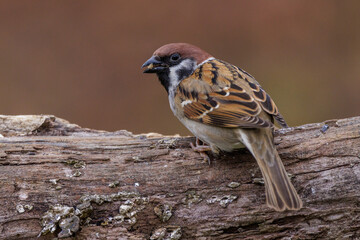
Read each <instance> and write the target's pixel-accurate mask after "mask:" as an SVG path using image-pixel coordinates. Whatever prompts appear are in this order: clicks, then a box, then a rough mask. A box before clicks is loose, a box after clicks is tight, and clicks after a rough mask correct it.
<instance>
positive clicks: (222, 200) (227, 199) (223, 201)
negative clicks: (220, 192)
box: [206, 195, 238, 208]
mask: <svg viewBox="0 0 360 240" xmlns="http://www.w3.org/2000/svg"><path fill="white" fill-rule="evenodd" d="M237 198H238V197H237V196H235V195H224V196H221V197H219V196H212V197H211V198H210V199H208V200H206V202H207V203H208V204H213V203H216V202H218V203H219V205H220V206H221V207H223V208H226V207H227V206H228V205H229V204H230V203H232V202H233V201H234V200H236V199H237Z"/></svg>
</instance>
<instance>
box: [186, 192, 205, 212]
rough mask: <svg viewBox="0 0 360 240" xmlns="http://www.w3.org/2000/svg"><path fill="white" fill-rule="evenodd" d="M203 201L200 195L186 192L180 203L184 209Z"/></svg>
mask: <svg viewBox="0 0 360 240" xmlns="http://www.w3.org/2000/svg"><path fill="white" fill-rule="evenodd" d="M202 200H203V199H202V197H201V195H200V194H198V193H197V192H196V191H194V190H190V191H187V192H186V195H185V197H184V198H183V199H181V203H182V204H184V205H185V206H186V207H188V208H190V207H191V206H192V205H193V204H197V203H199V202H201V201H202Z"/></svg>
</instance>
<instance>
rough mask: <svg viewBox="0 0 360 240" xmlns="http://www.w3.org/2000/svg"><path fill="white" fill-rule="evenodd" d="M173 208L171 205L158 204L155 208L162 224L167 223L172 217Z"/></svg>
mask: <svg viewBox="0 0 360 240" xmlns="http://www.w3.org/2000/svg"><path fill="white" fill-rule="evenodd" d="M171 211H172V206H171V205H169V204H158V205H156V206H155V207H154V212H155V214H156V216H158V217H159V218H160V219H161V221H162V222H167V221H168V220H169V219H170V218H171V216H172V212H171Z"/></svg>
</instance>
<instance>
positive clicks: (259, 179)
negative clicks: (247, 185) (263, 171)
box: [252, 178, 265, 186]
mask: <svg viewBox="0 0 360 240" xmlns="http://www.w3.org/2000/svg"><path fill="white" fill-rule="evenodd" d="M252 182H253V183H255V184H257V185H261V186H264V185H265V183H264V179H263V178H253V180H252Z"/></svg>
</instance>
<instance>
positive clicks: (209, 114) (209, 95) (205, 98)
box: [176, 60, 272, 128]
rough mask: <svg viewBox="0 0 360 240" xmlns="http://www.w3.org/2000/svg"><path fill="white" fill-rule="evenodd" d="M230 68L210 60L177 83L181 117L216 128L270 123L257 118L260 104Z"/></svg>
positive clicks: (260, 125)
mask: <svg viewBox="0 0 360 240" xmlns="http://www.w3.org/2000/svg"><path fill="white" fill-rule="evenodd" d="M232 69H233V68H231V66H227V65H225V64H223V63H221V62H219V61H217V60H212V61H209V62H207V63H205V64H204V65H202V66H201V67H200V68H198V69H197V70H196V71H195V72H194V74H193V75H192V76H190V77H189V78H187V79H185V80H183V81H182V82H181V83H180V85H179V87H178V90H177V94H176V97H178V98H180V102H182V103H183V104H182V107H183V110H184V115H185V117H187V118H189V119H192V120H195V121H199V122H203V123H206V124H209V125H214V126H219V127H229V128H231V127H243V128H259V127H269V126H272V124H271V123H270V122H268V121H266V120H264V119H262V118H261V117H259V114H260V112H261V111H262V110H261V106H260V105H259V103H258V102H257V101H256V100H255V99H254V97H252V96H251V95H249V94H248V93H246V91H245V90H244V88H243V87H241V86H240V84H239V81H235V80H236V79H234V72H233V70H232ZM194 91H195V92H197V93H198V94H197V96H196V97H194V96H193V94H191V92H194Z"/></svg>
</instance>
